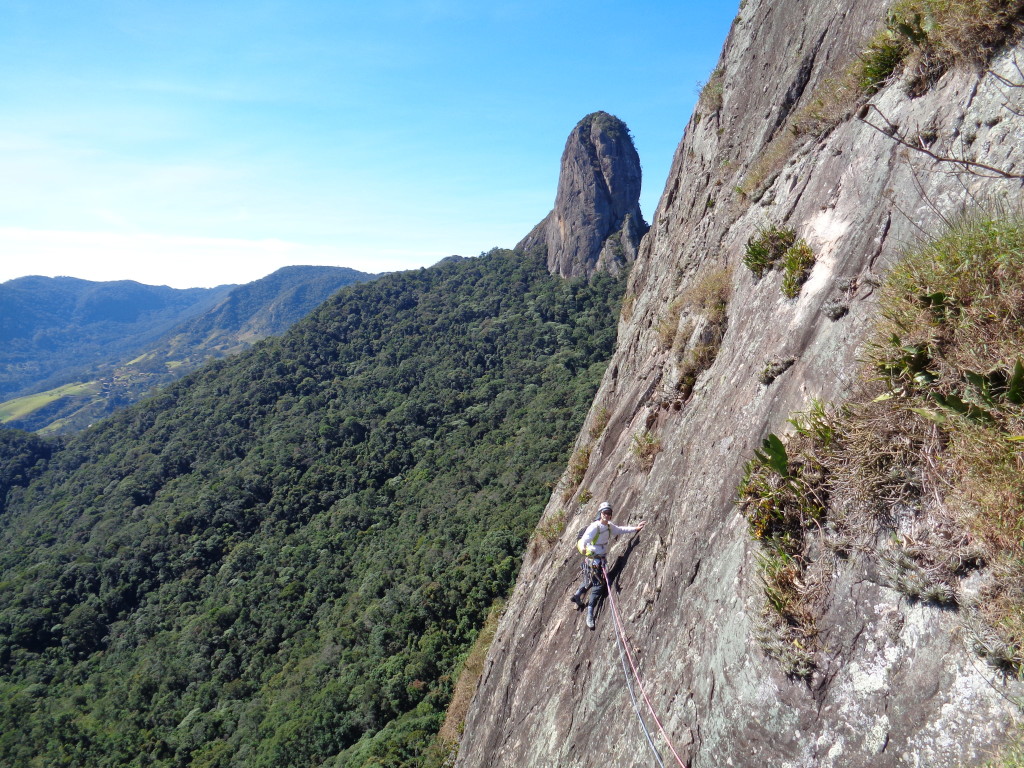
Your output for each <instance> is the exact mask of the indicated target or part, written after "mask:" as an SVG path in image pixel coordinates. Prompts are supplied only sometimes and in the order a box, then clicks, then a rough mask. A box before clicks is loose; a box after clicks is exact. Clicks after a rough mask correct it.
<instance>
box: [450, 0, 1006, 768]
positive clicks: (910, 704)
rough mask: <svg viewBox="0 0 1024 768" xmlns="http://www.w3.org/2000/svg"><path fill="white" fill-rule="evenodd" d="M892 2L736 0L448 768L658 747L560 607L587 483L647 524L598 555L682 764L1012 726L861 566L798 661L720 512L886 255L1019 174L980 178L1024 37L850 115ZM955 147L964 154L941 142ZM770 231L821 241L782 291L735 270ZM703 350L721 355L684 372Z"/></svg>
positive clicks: (959, 751) (640, 755) (764, 762)
mask: <svg viewBox="0 0 1024 768" xmlns="http://www.w3.org/2000/svg"><path fill="white" fill-rule="evenodd" d="M886 9H887V5H886V3H884V2H881V1H880V0H842V1H841V2H839V3H836V4H830V3H807V2H800V1H799V0H772V1H769V0H763V1H759V0H747V2H745V3H744V4H743V7H742V9H741V12H740V16H739V17H738V18H737V20H736V21H735V23H734V25H733V28H732V30H731V31H730V34H729V37H728V39H727V41H726V44H725V48H724V51H723V54H722V58H721V61H720V66H719V69H718V70H716V73H715V74H714V75H713V78H712V82H711V83H709V87H708V88H706V89H705V94H704V95H703V96H702V98H701V102H700V104H699V105H698V107H697V111H696V112H695V114H694V117H693V118H692V119H691V121H690V123H689V125H688V126H687V129H686V133H685V136H684V138H683V141H682V143H681V144H680V146H679V148H678V150H677V152H676V156H675V158H674V162H673V166H672V170H671V172H670V175H669V178H668V180H667V183H666V187H665V192H664V195H663V196H662V199H661V202H660V204H659V206H658V209H657V212H656V214H655V217H654V222H653V223H652V229H651V231H650V233H649V234H648V235H647V236H646V237H645V238H644V240H643V242H642V244H641V246H640V250H639V254H638V257H637V261H636V263H635V264H634V266H633V268H632V272H631V274H630V282H629V289H628V293H627V297H626V300H625V305H624V309H623V316H622V320H621V324H620V328H619V344H618V350H617V352H616V354H615V357H614V359H613V360H612V363H611V365H610V366H609V368H608V372H607V374H606V375H605V378H604V381H603V383H602V386H601V388H600V391H599V393H598V396H597V398H596V400H595V403H594V406H593V409H592V412H591V414H590V417H589V418H588V422H587V424H586V425H585V426H584V429H583V432H582V433H581V435H580V437H579V441H578V446H577V447H578V448H579V449H584V450H583V451H582V453H584V454H585V453H586V451H587V450H589V464H588V465H587V467H588V468H587V471H586V473H585V475H584V476H583V478H582V481H581V482H580V483H579V484H578V488H576V480H575V479H574V480H572V483H573V484H572V485H571V486H570V485H569V482H570V479H569V477H568V476H567V477H566V478H565V480H564V481H563V484H562V486H561V487H559V488H557V489H556V490H555V492H554V494H553V496H552V499H551V502H550V504H549V506H548V509H547V511H546V513H545V516H546V518H547V519H549V520H551V519H556V518H557V516H558V515H559V514H562V513H563V512H564V513H565V514H566V515H567V518H568V519H567V523H566V526H565V532H564V533H563V534H562V536H561V539H560V540H559V541H557V542H555V543H554V544H553V545H550V546H548V547H545V546H543V544H540V545H538V546H537V547H536V548H535V549H534V550H533V554H532V555H530V556H529V557H528V559H527V561H526V562H525V564H524V566H523V568H522V572H521V575H520V578H519V582H518V584H517V587H516V590H515V593H514V595H513V597H512V599H511V600H510V601H509V604H508V609H507V612H506V614H505V616H504V618H503V620H502V622H501V624H500V626H499V629H498V632H497V635H496V637H495V640H494V643H493V645H492V647H491V652H490V655H489V657H488V660H487V662H486V665H485V671H484V673H483V676H482V679H481V681H480V684H479V688H478V690H477V694H476V697H475V699H474V703H473V706H472V709H471V711H470V714H469V717H468V719H467V723H466V728H465V733H464V736H463V739H462V742H461V745H460V753H459V758H458V763H457V765H458V766H460V768H470V767H471V766H472V767H476V766H480V767H481V768H482V767H483V766H487V767H488V768H490V767H492V766H512V765H515V766H536V767H538V768H539V767H540V766H556V765H557V766H590V765H595V764H608V765H646V764H652V759H651V757H650V755H649V754H647V753H646V744H645V740H644V738H643V734H642V733H641V732H640V730H639V728H638V724H637V722H636V718H635V715H634V713H633V710H632V706H631V704H630V700H629V695H628V691H627V688H626V681H625V679H624V676H623V669H622V667H621V666H620V660H619V654H618V650H617V648H616V642H615V635H614V629H613V622H612V617H611V615H610V613H609V611H608V610H607V609H606V610H605V611H604V612H603V613H602V615H601V616H600V617H599V620H598V626H597V629H596V631H593V632H590V631H588V630H586V628H585V626H584V623H583V616H582V614H580V613H577V612H575V611H574V610H572V606H571V605H570V604H569V603H568V602H567V597H568V595H569V594H570V593H571V591H572V589H573V588H574V586H575V583H576V581H577V564H578V558H577V557H576V556H575V553H574V551H573V542H572V540H573V538H574V537H575V535H576V532H577V531H578V529H579V528H580V527H581V526H582V525H583V524H585V523H586V522H588V521H589V520H591V519H593V514H594V508H595V506H596V503H597V502H599V501H601V500H603V499H609V500H611V501H612V502H613V503H614V504H615V505H616V508H617V509H618V510H619V511H620V514H619V519H618V522H619V523H620V524H629V523H635V522H636V521H639V520H641V519H645V520H647V521H648V526H647V528H646V530H645V531H644V532H643V533H642V534H641V535H639V536H638V537H636V539H635V540H634V541H633V542H632V546H630V547H628V548H627V546H626V545H625V544H624V543H620V544H619V545H617V546H618V548H617V550H616V553H617V554H615V555H613V556H612V558H611V560H610V565H611V566H612V567H613V570H617V572H618V577H617V580H616V583H615V596H616V600H617V602H618V604H619V605H620V607H621V610H622V612H623V620H624V622H625V624H626V628H627V632H628V634H629V638H630V640H631V642H632V644H633V645H634V646H635V648H636V652H637V662H638V666H639V671H640V674H641V675H642V677H643V679H644V680H645V681H646V686H647V694H648V695H649V697H650V699H651V702H652V704H653V705H654V707H655V709H656V710H657V711H658V713H659V714H660V716H661V717H662V722H663V724H664V726H665V729H666V731H667V732H668V733H669V734H670V736H671V738H672V739H673V741H674V744H675V746H676V749H677V750H678V751H679V754H680V757H681V758H682V759H683V760H684V761H685V762H686V763H687V764H688V765H692V766H694V767H695V768H696V767H705V766H706V767H709V768H710V767H711V766H724V765H731V766H800V767H801V768H803V767H806V768H810V767H811V766H844V767H846V768H858V767H860V766H865V767H866V766H883V767H884V766H955V765H961V764H964V765H969V764H977V763H979V762H981V761H983V760H984V758H985V756H986V755H987V754H989V753H990V751H991V750H992V748H993V747H994V746H996V745H998V744H1000V743H1001V742H1002V741H1004V740H1005V738H1006V736H1007V733H1008V732H1009V729H1010V728H1011V721H1012V717H1013V715H1014V712H1015V707H1014V704H1013V703H1012V699H1013V697H1014V696H1019V695H1020V694H1021V690H1020V686H1019V685H1018V684H1016V683H1014V682H1013V681H1012V680H1006V679H1003V678H1002V677H1001V676H1000V675H998V674H997V673H996V672H995V671H993V670H992V669H990V668H989V667H987V666H986V665H985V664H984V663H983V662H982V661H981V660H980V659H979V658H978V657H977V656H975V655H974V653H973V652H972V651H971V650H970V649H969V648H968V647H967V643H966V642H965V640H964V638H963V636H962V635H961V634H960V632H959V631H958V627H959V623H958V618H957V616H956V612H955V611H950V610H944V609H941V608H936V607H933V606H930V605H927V604H922V603H912V602H909V601H908V600H907V599H906V598H905V597H904V596H903V595H901V594H900V593H898V592H897V591H895V590H894V589H892V588H891V587H890V586H888V585H887V583H886V580H885V579H883V578H880V577H879V575H878V573H877V570H876V569H874V568H873V567H872V565H871V561H870V559H869V558H858V557H852V558H850V559H849V560H847V561H845V562H843V563H842V564H840V566H839V567H838V568H837V570H836V574H835V577H834V579H833V582H832V584H831V586H830V591H829V594H830V597H829V600H828V603H827V605H826V606H825V607H824V608H823V613H822V617H821V620H820V621H819V631H820V637H819V640H820V648H821V650H820V652H819V653H818V656H817V658H816V663H817V671H816V672H815V673H814V674H813V675H812V676H811V677H810V678H809V679H794V678H792V677H789V676H787V675H786V674H785V672H784V671H783V670H782V669H780V667H779V665H778V664H777V663H776V662H775V661H773V660H772V659H769V658H767V657H766V656H765V654H764V653H763V652H762V650H761V647H760V646H759V644H758V642H757V632H758V629H757V622H758V616H759V613H760V610H761V604H762V600H763V597H762V589H761V585H760V583H759V580H758V571H757V567H756V561H755V556H756V545H755V544H754V543H753V542H752V541H751V539H750V536H749V533H748V531H747V524H746V522H745V520H744V519H743V518H742V517H741V516H740V515H739V514H738V511H737V508H736V505H735V492H736V487H737V484H738V482H739V480H740V477H741V475H742V470H743V465H744V463H745V462H746V461H747V460H748V459H749V458H750V457H751V455H752V452H753V449H754V448H755V447H756V446H757V445H758V444H759V443H760V442H761V440H762V439H763V438H764V437H765V435H766V434H767V433H768V432H772V431H774V432H780V433H781V432H782V431H784V429H785V427H786V420H787V418H788V417H789V415H790V414H791V413H793V412H796V411H800V410H803V409H805V408H806V407H807V406H808V403H809V401H810V399H811V398H812V397H817V398H822V399H824V400H826V401H835V400H841V399H842V398H843V397H844V396H846V395H847V394H848V393H849V390H850V388H851V386H852V385H853V382H854V380H855V378H856V374H857V370H858V363H857V359H858V354H859V347H860V345H861V344H862V342H863V340H864V338H865V335H866V334H867V332H868V329H869V328H870V325H871V322H872V319H873V317H874V315H875V311H876V308H877V303H876V302H877V293H878V290H877V288H878V285H879V279H880V276H882V275H884V274H885V272H886V270H887V269H888V268H889V267H890V266H891V265H892V264H893V263H894V261H895V260H897V259H898V258H899V256H900V254H901V252H902V251H903V250H904V249H905V248H906V246H908V245H909V244H912V243H914V242H915V241H917V240H919V239H920V238H922V237H926V236H929V235H933V234H935V233H937V232H938V231H939V230H940V228H941V226H942V224H943V220H944V219H946V218H948V217H950V216H954V215H955V214H956V213H957V212H958V211H961V210H963V209H965V208H968V207H970V206H972V205H976V204H979V203H985V202H987V201H991V200H992V199H993V198H996V197H1003V198H1004V199H1008V200H1009V201H1010V204H1011V205H1015V204H1019V201H1020V198H1021V181H1020V179H1019V178H1007V177H1006V176H1005V175H1001V174H998V173H988V172H981V171H980V168H981V166H990V167H992V168H997V169H1000V170H1002V171H1004V172H1010V174H1011V176H1012V175H1013V174H1020V173H1021V171H1022V169H1024V119H1022V117H1021V114H1022V112H1024V87H1020V86H1017V85H1015V84H1016V83H1018V82H1020V81H1021V80H1022V79H1024V77H1022V75H1021V73H1020V69H1019V68H1018V66H1017V65H1016V64H1015V61H1017V62H1024V48H1021V47H1019V46H1018V47H1016V48H1014V47H1012V46H1011V47H1010V48H1009V49H1004V50H1002V51H1000V52H999V53H997V55H996V56H995V57H994V58H993V59H992V60H991V61H990V62H989V64H988V67H989V69H988V70H986V69H985V68H984V67H975V66H968V65H963V66H957V67H953V68H952V69H951V70H950V71H948V72H946V73H945V74H944V75H943V76H942V77H941V79H939V80H938V81H937V82H935V83H934V84H932V85H930V86H929V87H920V86H919V85H917V86H915V85H913V84H911V83H909V81H908V78H907V77H904V78H902V80H897V81H895V82H890V83H888V84H886V85H885V86H884V87H882V88H881V89H880V90H878V92H877V93H875V94H874V95H872V96H871V97H870V99H869V102H868V103H869V104H870V105H872V106H863V107H861V106H860V105H854V103H853V102H854V101H855V99H854V98H853V97H851V96H848V95H846V94H845V93H844V92H843V87H844V86H843V85H842V79H841V75H842V73H843V72H844V71H846V68H847V67H848V65H849V63H850V62H851V61H853V60H854V59H855V57H856V56H857V55H858V53H859V52H860V51H861V50H862V49H863V48H864V46H865V44H866V41H867V40H868V38H869V37H870V36H871V35H872V33H873V32H874V31H875V30H876V29H877V28H878V27H879V25H880V24H882V23H883V21H884V19H885V15H886ZM1015 57H1016V58H1015ZM1022 85H1024V83H1022ZM908 90H910V91H913V93H914V95H913V96H912V95H911V94H910V93H909V92H908ZM853 106H856V107H857V108H856V110H855V112H853V113H847V112H849V111H850V108H851V107H853ZM829 110H831V112H829ZM844 110H847V112H844ZM858 115H859V117H858ZM799 121H803V122H801V123H800V125H797V122H799ZM869 122H872V123H873V124H874V125H875V126H876V127H877V128H878V129H876V128H875V127H872V126H871V125H869V124H868V123H869ZM879 129H880V130H879ZM900 140H903V141H905V142H906V144H910V145H912V146H914V147H916V149H910V148H908V147H907V146H906V145H905V144H901V143H900ZM954 156H955V157H960V158H966V157H969V158H970V160H971V162H972V163H977V164H979V165H974V166H971V165H965V164H956V163H951V162H948V161H942V160H938V159H936V158H941V157H954ZM772 225H775V226H783V227H788V228H792V229H793V230H795V233H796V235H797V237H799V238H802V239H804V240H805V241H806V243H807V244H809V245H810V247H811V248H812V249H813V251H814V253H815V254H816V257H817V258H816V263H815V265H814V268H813V271H812V272H811V274H810V276H809V279H808V280H807V282H806V283H805V284H804V285H803V287H802V290H800V293H799V296H798V297H797V298H795V299H787V298H786V297H785V296H783V295H782V293H781V292H780V279H781V278H780V276H779V274H778V273H777V272H770V273H768V274H767V275H765V276H763V277H762V278H761V279H756V278H755V277H754V275H753V274H752V273H751V271H750V270H748V269H747V268H746V267H744V266H742V264H741V259H742V257H743V253H744V248H745V245H746V244H747V243H748V241H749V240H750V239H751V238H752V237H753V236H755V235H756V234H757V232H758V231H763V230H764V228H766V227H769V226H772ZM716 280H717V281H718V282H719V283H720V284H724V285H725V289H724V290H725V296H726V297H727V300H728V304H727V308H726V310H725V312H724V315H722V314H720V315H719V316H716V317H713V318H711V317H709V314H710V313H708V312H706V311H705V312H703V313H702V312H701V311H699V307H700V301H699V300H698V299H695V298H693V297H694V296H695V292H696V293H699V292H700V291H706V290H707V289H706V285H707V284H708V283H709V282H711V283H714V282H715V281H716ZM700 286H705V287H703V288H701V287H700ZM687 297H689V298H687ZM694 307H697V309H695V308H694ZM698 347H700V348H714V349H715V351H714V353H713V354H710V355H708V354H705V355H703V357H702V358H701V360H702V362H701V363H700V364H699V365H694V363H693V360H694V356H693V355H692V354H691V353H692V352H693V351H694V350H695V349H697V348H698ZM773 364H774V365H775V367H774V369H773V371H772V373H773V376H774V378H773V376H766V375H764V372H765V370H766V367H768V366H770V365H773ZM574 491H575V492H574ZM584 491H585V492H586V494H589V495H592V500H591V501H589V503H581V493H583V492H584ZM586 494H584V495H583V498H586ZM648 722H649V723H650V719H649V718H648ZM659 745H660V749H661V751H662V755H663V757H664V759H665V763H666V764H667V765H673V764H675V760H674V758H673V757H672V756H671V754H670V753H669V751H668V749H667V748H665V746H664V742H661V741H660V740H659Z"/></svg>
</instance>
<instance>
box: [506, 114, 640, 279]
mask: <svg viewBox="0 0 1024 768" xmlns="http://www.w3.org/2000/svg"><path fill="white" fill-rule="evenodd" d="M640 181H641V173H640V156H639V155H637V152H636V147H634V146H633V139H632V138H631V137H630V135H629V129H628V128H627V127H626V124H625V123H624V122H622V121H621V120H619V118H617V117H615V116H614V115H609V114H608V113H607V112H594V113H592V114H589V115H587V116H586V117H584V118H583V119H582V120H580V121H579V122H578V123H577V124H576V127H575V128H573V130H572V133H570V134H569V138H568V139H567V140H566V142H565V151H564V152H562V169H561V172H560V173H559V177H558V194H557V196H556V197H555V208H554V210H552V211H551V213H549V214H548V215H547V216H546V217H545V218H544V220H543V221H541V223H540V224H538V225H537V226H536V227H534V228H533V230H532V231H531V232H530V234H528V235H527V236H526V237H525V238H523V240H522V242H520V243H519V245H518V248H519V249H520V250H524V251H525V250H529V249H532V248H536V247H539V246H545V247H546V248H547V257H548V271H550V272H551V273H552V274H558V275H561V276H562V277H589V276H590V275H592V274H593V273H594V272H596V271H598V270H600V269H604V270H608V271H609V272H612V273H618V272H619V270H621V269H622V268H623V267H624V266H626V265H627V264H629V263H631V262H632V261H633V260H634V259H635V258H636V252H637V248H638V247H639V245H640V238H642V237H643V236H644V234H645V233H646V232H647V230H648V229H649V227H648V225H647V223H646V222H645V221H644V219H643V215H642V214H641V213H640V204H639V200H640Z"/></svg>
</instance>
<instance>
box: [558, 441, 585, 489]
mask: <svg viewBox="0 0 1024 768" xmlns="http://www.w3.org/2000/svg"><path fill="white" fill-rule="evenodd" d="M591 450H592V447H591V445H590V444H587V445H584V446H582V447H580V448H579V449H578V450H577V451H576V452H575V453H574V454H573V455H572V458H571V459H570V460H569V467H568V471H567V473H566V486H565V489H564V490H563V491H562V501H569V499H571V498H572V495H573V494H574V493H576V489H577V488H579V487H580V483H582V482H583V478H584V477H585V476H586V474H587V468H588V467H589V466H590V452H591Z"/></svg>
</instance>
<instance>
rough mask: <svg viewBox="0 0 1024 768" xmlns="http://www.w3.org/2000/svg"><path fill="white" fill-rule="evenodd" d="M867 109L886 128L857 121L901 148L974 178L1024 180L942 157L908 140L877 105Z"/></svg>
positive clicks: (863, 119) (1017, 175)
mask: <svg viewBox="0 0 1024 768" xmlns="http://www.w3.org/2000/svg"><path fill="white" fill-rule="evenodd" d="M867 108H868V109H869V110H871V109H873V110H875V112H877V113H878V115H879V117H881V118H882V120H884V121H885V126H884V127H882V126H878V125H875V124H874V123H872V122H871V121H870V120H868V119H867V117H860V116H858V117H857V119H858V120H860V121H861V122H862V123H864V124H865V125H867V126H869V127H871V128H874V129H875V130H876V131H878V132H879V133H881V134H882V135H883V136H887V137H889V138H890V139H892V140H893V141H895V142H896V143H897V144H899V145H900V146H903V147H906V148H907V149H911V150H913V151H914V152H919V153H921V154H922V155H926V156H927V157H930V158H932V159H933V160H935V161H936V162H939V163H951V164H953V165H957V166H960V171H962V172H965V173H970V174H972V175H974V176H980V177H982V178H984V179H1000V178H1002V179H1024V174H1020V173H1010V172H1009V171H1004V170H1003V169H1002V168H996V167H995V166H993V165H987V164H986V163H979V162H977V161H976V160H968V159H967V158H962V157H950V156H948V155H940V154H938V153H936V152H933V151H932V150H931V149H930V148H929V146H930V145H929V144H926V143H925V141H924V140H919V141H917V142H914V141H911V140H909V139H907V137H906V136H903V135H901V134H900V132H899V126H898V125H896V124H895V123H893V122H892V121H891V120H889V118H888V117H886V116H885V113H884V112H882V110H880V109H879V108H878V107H877V106H876V105H874V104H868V105H867Z"/></svg>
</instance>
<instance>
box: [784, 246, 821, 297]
mask: <svg viewBox="0 0 1024 768" xmlns="http://www.w3.org/2000/svg"><path fill="white" fill-rule="evenodd" d="M813 267H814V251H812V250H811V246H809V245H808V244H807V242H806V241H804V240H799V241H797V242H796V243H794V244H793V245H791V246H790V247H789V248H787V249H786V252H785V253H784V254H783V256H782V294H783V295H784V296H785V297H786V298H787V299H795V298H796V297H797V296H799V295H800V288H801V287H803V284H804V283H805V282H807V278H808V276H809V275H810V274H811V269H812V268H813Z"/></svg>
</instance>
